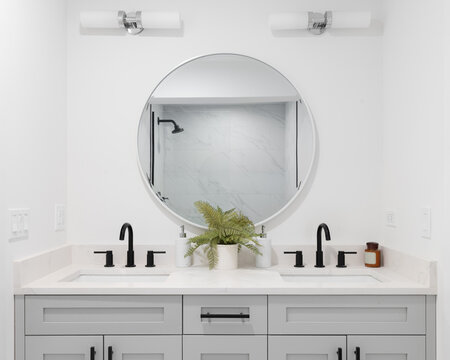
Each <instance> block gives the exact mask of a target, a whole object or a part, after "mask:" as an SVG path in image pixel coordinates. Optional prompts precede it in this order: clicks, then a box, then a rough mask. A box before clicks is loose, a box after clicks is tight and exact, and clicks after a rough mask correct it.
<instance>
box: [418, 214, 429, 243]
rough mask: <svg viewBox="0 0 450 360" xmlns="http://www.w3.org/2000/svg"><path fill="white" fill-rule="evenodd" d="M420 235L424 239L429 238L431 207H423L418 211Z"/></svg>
mask: <svg viewBox="0 0 450 360" xmlns="http://www.w3.org/2000/svg"><path fill="white" fill-rule="evenodd" d="M420 223H421V236H422V237H423V238H425V239H430V238H431V208H430V207H424V208H422V209H421V212H420Z"/></svg>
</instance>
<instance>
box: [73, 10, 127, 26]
mask: <svg viewBox="0 0 450 360" xmlns="http://www.w3.org/2000/svg"><path fill="white" fill-rule="evenodd" d="M80 23H81V26H82V27H83V28H87V29H89V28H90V29H111V28H112V29H114V28H119V27H121V26H120V24H119V19H118V11H91V12H82V13H81V14H80Z"/></svg>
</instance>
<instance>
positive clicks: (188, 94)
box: [150, 54, 300, 104]
mask: <svg viewBox="0 0 450 360" xmlns="http://www.w3.org/2000/svg"><path fill="white" fill-rule="evenodd" d="M299 98H300V96H299V94H298V92H297V90H296V89H295V88H294V87H293V86H292V84H291V83H290V82H289V81H288V80H287V79H286V78H285V77H284V76H282V75H280V73H279V72H278V71H275V70H274V69H273V68H272V67H270V66H269V65H267V64H265V63H263V62H261V61H258V60H255V59H252V58H249V57H246V56H239V55H225V54H224V55H214V56H205V57H201V58H198V59H196V60H194V61H190V62H187V63H185V64H184V65H182V66H180V67H179V68H177V69H176V70H175V71H173V72H172V73H170V74H169V75H168V76H167V77H166V78H165V79H164V80H163V81H162V82H161V83H160V84H159V85H158V87H157V88H156V89H155V91H154V92H153V94H152V96H151V98H150V102H151V103H152V104H245V103H247V104H248V103H254V102H257V103H261V102H266V103H271V102H289V101H297V100H298V99H299Z"/></svg>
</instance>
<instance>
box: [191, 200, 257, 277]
mask: <svg viewBox="0 0 450 360" xmlns="http://www.w3.org/2000/svg"><path fill="white" fill-rule="evenodd" d="M194 205H195V207H196V208H197V210H198V211H199V212H200V213H201V214H202V215H203V218H204V219H205V222H206V224H207V225H208V230H207V231H205V232H204V233H203V234H201V235H198V236H195V237H193V238H190V239H189V242H190V243H191V245H192V246H191V247H190V248H189V250H188V251H187V253H186V255H185V257H187V256H192V255H193V254H194V252H195V251H196V250H197V249H198V248H199V247H201V246H203V251H204V252H205V254H206V257H207V258H208V263H209V268H210V269H213V268H214V267H215V266H216V265H217V261H218V259H219V257H218V254H217V245H233V244H237V245H238V250H239V251H240V250H241V248H242V246H244V247H246V248H247V249H249V250H250V251H252V252H253V253H255V254H256V255H261V253H260V251H259V250H258V246H260V244H259V243H258V241H257V240H256V239H255V238H256V237H257V236H259V235H260V234H257V233H256V232H255V225H254V224H253V222H252V221H251V220H250V219H249V218H248V217H246V216H245V215H243V214H242V213H241V212H238V211H236V210H235V209H231V210H227V211H223V210H222V209H221V208H220V207H217V208H214V207H213V206H211V205H210V204H209V203H207V202H206V201H197V202H195V203H194Z"/></svg>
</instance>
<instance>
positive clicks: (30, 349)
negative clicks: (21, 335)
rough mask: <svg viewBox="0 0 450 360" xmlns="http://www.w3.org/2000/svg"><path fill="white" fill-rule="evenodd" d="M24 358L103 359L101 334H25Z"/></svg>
mask: <svg viewBox="0 0 450 360" xmlns="http://www.w3.org/2000/svg"><path fill="white" fill-rule="evenodd" d="M25 352H26V360H103V336H27V337H26V340H25Z"/></svg>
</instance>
